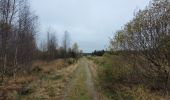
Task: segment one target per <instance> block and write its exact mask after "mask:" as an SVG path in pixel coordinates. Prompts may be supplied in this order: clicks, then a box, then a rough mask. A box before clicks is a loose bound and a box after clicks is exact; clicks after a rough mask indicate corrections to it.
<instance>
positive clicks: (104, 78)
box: [99, 55, 132, 88]
mask: <svg viewBox="0 0 170 100" xmlns="http://www.w3.org/2000/svg"><path fill="white" fill-rule="evenodd" d="M104 61H105V62H104V63H103V66H102V67H100V68H99V81H100V83H101V85H103V86H105V87H107V88H110V87H112V85H114V84H117V83H122V82H124V81H126V80H127V79H128V76H130V74H131V72H132V68H131V67H130V65H129V64H127V63H125V62H124V61H122V60H121V57H120V56H109V55H106V56H105V57H104ZM120 61H121V63H120Z"/></svg>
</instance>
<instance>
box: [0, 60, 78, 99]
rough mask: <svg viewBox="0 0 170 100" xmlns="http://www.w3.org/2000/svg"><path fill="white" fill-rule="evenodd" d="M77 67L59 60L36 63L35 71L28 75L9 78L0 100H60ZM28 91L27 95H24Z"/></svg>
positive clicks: (0, 93)
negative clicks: (70, 76)
mask: <svg viewBox="0 0 170 100" xmlns="http://www.w3.org/2000/svg"><path fill="white" fill-rule="evenodd" d="M76 67H77V66H76V65H68V64H67V63H66V62H65V61H64V60H62V59H59V60H55V61H51V62H44V61H36V62H34V64H33V69H32V70H33V71H32V73H31V74H29V75H28V74H27V75H24V76H22V75H17V76H16V77H15V79H14V78H13V77H8V78H7V79H8V80H6V81H5V82H4V83H3V85H2V86H1V87H0V95H3V97H2V98H0V100H16V99H21V100H37V99H38V100H40V99H45V100H47V99H50V100H60V99H61V98H62V97H63V92H64V90H65V85H66V84H67V81H68V79H69V75H70V74H71V73H72V72H73V71H74V70H75V69H76ZM22 91H24V92H25V91H26V93H24V94H23V93H22Z"/></svg>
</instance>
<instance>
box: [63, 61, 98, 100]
mask: <svg viewBox="0 0 170 100" xmlns="http://www.w3.org/2000/svg"><path fill="white" fill-rule="evenodd" d="M89 67H90V65H89V62H88V60H87V59H86V58H82V59H81V60H80V61H79V62H78V67H77V70H76V71H75V73H74V74H73V76H72V79H71V80H70V82H69V84H68V86H67V90H66V92H65V96H64V100H99V99H98V97H97V95H96V94H97V93H96V90H95V87H94V82H93V78H92V74H91V71H90V68H89Z"/></svg>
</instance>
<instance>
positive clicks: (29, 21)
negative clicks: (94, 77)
mask: <svg viewBox="0 0 170 100" xmlns="http://www.w3.org/2000/svg"><path fill="white" fill-rule="evenodd" d="M38 25H39V24H38V16H37V15H35V14H34V12H33V11H32V9H31V6H30V1H29V0H0V100H23V99H27V100H35V99H36V100H37V99H41V98H44V99H49V97H54V98H55V99H56V98H58V97H57V94H56V93H60V91H59V92H57V91H58V90H56V89H60V88H64V86H62V87H58V88H57V86H56V85H58V84H59V83H58V80H59V81H60V79H62V81H63V79H65V78H63V74H64V73H65V71H63V70H64V69H65V70H67V68H68V67H70V66H72V65H73V64H75V63H76V62H77V60H78V58H79V57H80V56H81V52H82V51H80V50H79V47H78V44H77V43H73V45H72V46H71V44H72V43H71V42H70V36H69V32H67V31H65V33H63V38H62V43H61V44H59V42H58V38H57V36H56V32H55V30H53V29H51V28H50V29H49V30H48V31H47V32H46V34H47V38H45V39H43V40H42V41H39V40H38V39H39V38H38V36H39V35H41V34H40V33H39V32H38ZM39 42H40V43H39ZM72 68H75V67H73V66H72ZM59 71H62V73H59ZM70 71H72V70H71V69H70ZM70 73H71V72H70ZM60 74H61V75H60ZM68 74H69V72H68ZM61 84H64V82H61ZM54 87H55V90H53V88H54ZM37 88H39V89H37ZM45 91H46V93H45ZM40 92H41V93H40ZM32 93H34V95H33V94H32ZM28 94H30V96H28V97H29V98H27V96H26V97H25V98H22V97H24V96H23V95H28ZM44 96H46V97H44ZM34 97H36V98H34ZM39 97H41V98H39Z"/></svg>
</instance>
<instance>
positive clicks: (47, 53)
mask: <svg viewBox="0 0 170 100" xmlns="http://www.w3.org/2000/svg"><path fill="white" fill-rule="evenodd" d="M56 34H57V33H56V32H55V31H54V30H52V29H49V30H48V31H47V36H46V37H47V38H46V39H45V40H43V42H41V44H40V50H39V51H38V57H39V59H42V60H54V59H59V58H64V59H66V58H75V59H77V58H78V57H80V56H81V55H80V54H81V53H82V51H81V50H79V46H78V44H77V43H73V45H72V46H71V41H70V36H69V32H68V31H65V32H64V35H63V39H62V43H61V46H59V43H58V39H57V37H56ZM44 41H45V42H44Z"/></svg>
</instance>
